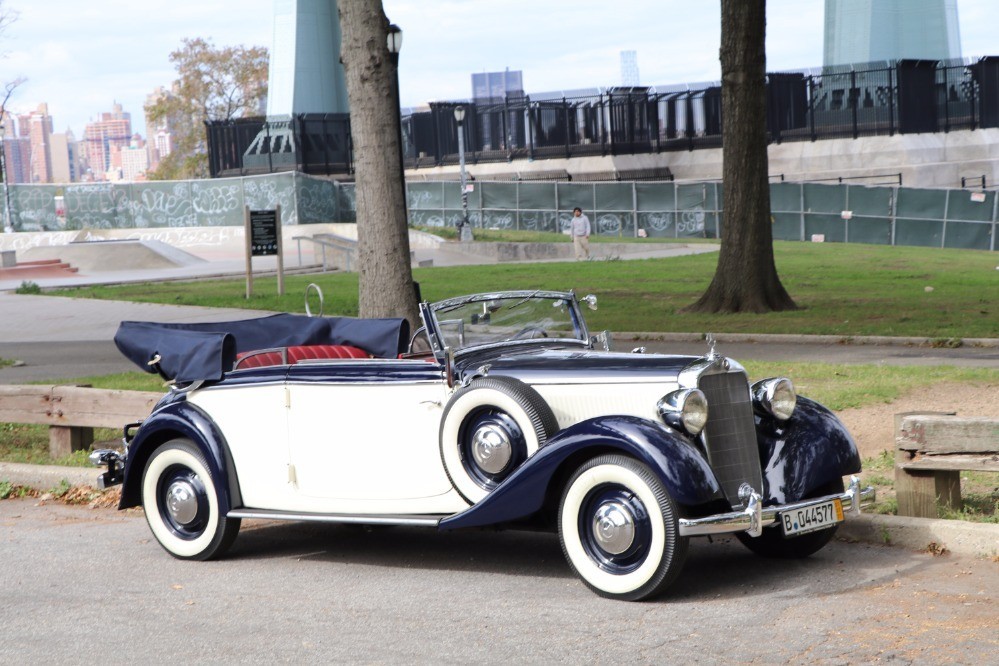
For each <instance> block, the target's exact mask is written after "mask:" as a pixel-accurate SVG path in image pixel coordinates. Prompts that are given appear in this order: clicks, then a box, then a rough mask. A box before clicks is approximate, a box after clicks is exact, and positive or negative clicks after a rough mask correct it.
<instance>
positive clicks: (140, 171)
mask: <svg viewBox="0 0 999 666" xmlns="http://www.w3.org/2000/svg"><path fill="white" fill-rule="evenodd" d="M120 154H121V178H122V180H127V181H130V182H131V181H136V180H145V179H146V171H148V170H149V153H148V152H147V150H146V142H145V141H143V140H142V137H141V136H139V135H138V134H136V135H135V136H133V137H132V141H131V143H129V145H128V146H126V147H124V148H122V149H121V151H120Z"/></svg>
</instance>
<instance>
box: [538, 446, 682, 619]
mask: <svg viewBox="0 0 999 666" xmlns="http://www.w3.org/2000/svg"><path fill="white" fill-rule="evenodd" d="M678 520H679V514H678V511H677V508H676V505H675V503H674V502H673V499H672V498H671V497H670V496H669V493H668V492H667V491H666V488H665V487H664V486H663V484H662V483H661V482H660V481H659V479H658V478H657V477H656V475H655V474H654V473H653V472H652V470H651V469H649V467H648V466H646V465H644V464H643V463H640V462H639V461H637V460H635V459H634V458H630V457H628V456H624V455H604V456H599V457H597V458H594V459H592V460H590V461H589V462H587V463H585V464H584V465H582V466H581V467H580V468H579V469H578V470H577V471H576V473H575V474H574V475H573V476H572V478H571V479H570V480H569V483H568V484H567V485H566V487H565V491H564V492H563V494H562V502H561V504H560V505H559V510H558V532H559V540H560V541H561V543H562V552H563V553H565V557H566V559H567V560H568V561H569V564H570V566H572V568H573V570H574V571H575V572H576V574H577V575H578V576H579V577H580V578H582V579H583V582H584V583H586V585H587V586H588V587H589V588H590V589H592V590H593V591H594V592H596V593H597V594H599V595H601V596H603V597H608V598H611V599H621V600H627V601H638V600H641V599H647V598H650V597H653V596H655V595H657V594H659V593H661V592H663V591H664V590H665V589H666V588H667V587H668V586H669V585H670V584H671V583H672V582H673V581H674V580H676V577H677V575H679V573H680V570H681V569H682V568H683V563H684V561H685V560H686V557H687V545H688V538H687V537H681V536H680V530H679V523H678Z"/></svg>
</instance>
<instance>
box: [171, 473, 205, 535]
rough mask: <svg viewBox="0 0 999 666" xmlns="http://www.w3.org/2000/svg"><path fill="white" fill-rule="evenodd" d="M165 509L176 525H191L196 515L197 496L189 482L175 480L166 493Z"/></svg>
mask: <svg viewBox="0 0 999 666" xmlns="http://www.w3.org/2000/svg"><path fill="white" fill-rule="evenodd" d="M166 509H167V512H168V513H169V514H170V517H171V518H173V520H174V521H176V522H177V524H178V525H187V524H189V523H191V522H192V521H193V520H194V518H195V516H197V515H198V495H197V493H196V492H195V490H194V486H193V485H191V482H190V481H187V480H177V481H174V482H173V483H171V484H170V487H169V488H167V491H166Z"/></svg>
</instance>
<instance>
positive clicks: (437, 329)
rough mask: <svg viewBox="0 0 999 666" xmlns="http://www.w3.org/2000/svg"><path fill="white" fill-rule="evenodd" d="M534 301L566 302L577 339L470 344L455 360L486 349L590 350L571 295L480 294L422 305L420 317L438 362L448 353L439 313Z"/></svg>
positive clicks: (537, 291)
mask: <svg viewBox="0 0 999 666" xmlns="http://www.w3.org/2000/svg"><path fill="white" fill-rule="evenodd" d="M531 298H538V299H551V300H553V301H555V300H564V301H565V302H566V305H567V306H568V308H569V317H570V319H571V321H572V325H573V332H574V334H575V337H571V338H525V339H523V340H503V341H493V342H484V343H480V344H470V345H467V346H465V347H461V348H458V349H453V352H454V355H455V356H461V355H463V354H467V353H470V352H473V351H481V350H484V349H494V348H508V347H520V346H524V345H529V346H539V345H544V346H551V345H553V344H556V345H560V346H564V345H569V346H578V347H581V348H585V349H589V348H591V346H592V341H591V340H590V333H589V330H588V329H587V327H586V320H585V319H584V318H583V314H582V311H581V310H580V308H579V301H578V299H577V298H576V294H575V293H574V292H572V291H567V292H566V291H546V290H543V289H530V290H520V291H497V292H487V293H481V294H471V295H468V296H459V297H457V298H449V299H445V300H443V301H436V302H434V303H427V302H423V303H421V304H420V316H421V317H422V318H423V324H424V326H426V329H427V337H428V338H429V340H430V346H431V349H432V350H433V353H434V355H435V356H436V357H438V358H443V357H444V355H445V350H446V349H447V346H448V345H447V344H446V342H445V340H446V338H445V336H444V334H443V332H442V330H441V326H440V323H439V321H438V319H437V315H438V313H440V314H443V315H444V316H446V313H445V312H442V311H445V310H453V309H455V308H458V307H461V306H463V305H467V304H469V303H478V302H482V303H485V302H487V301H495V300H517V299H521V300H527V299H531Z"/></svg>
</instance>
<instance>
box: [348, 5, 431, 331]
mask: <svg viewBox="0 0 999 666" xmlns="http://www.w3.org/2000/svg"><path fill="white" fill-rule="evenodd" d="M338 5H339V10H340V29H341V32H342V35H343V43H342V47H341V52H340V60H341V61H342V62H343V68H344V72H345V74H346V83H347V97H348V100H349V101H350V136H351V140H352V141H353V144H354V146H353V150H354V167H355V180H356V185H355V193H356V195H357V240H358V262H357V263H358V282H359V286H358V300H359V309H360V315H361V316H362V317H405V318H406V319H408V320H409V322H410V324H412V325H413V326H418V325H419V320H420V318H419V314H418V309H417V302H416V292H415V290H414V288H413V272H412V268H411V265H410V255H409V226H408V220H407V217H406V196H405V185H404V182H405V181H404V175H403V173H402V159H401V150H402V146H401V140H400V133H399V98H398V93H397V91H398V88H397V86H396V78H395V77H396V76H397V61H395V60H393V56H392V54H391V53H389V50H388V46H387V28H388V25H389V22H388V19H387V18H386V17H385V12H384V11H383V10H382V3H381V0H341V2H339V3H338Z"/></svg>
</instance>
